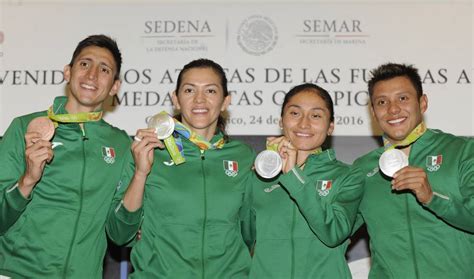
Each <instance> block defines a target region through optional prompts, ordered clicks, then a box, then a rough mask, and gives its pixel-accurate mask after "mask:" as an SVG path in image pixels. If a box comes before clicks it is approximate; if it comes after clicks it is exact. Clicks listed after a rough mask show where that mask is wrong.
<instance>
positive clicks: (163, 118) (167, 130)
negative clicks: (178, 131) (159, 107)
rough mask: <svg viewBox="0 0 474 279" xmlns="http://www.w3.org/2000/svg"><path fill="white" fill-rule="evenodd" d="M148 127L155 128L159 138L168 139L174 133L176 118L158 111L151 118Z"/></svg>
mask: <svg viewBox="0 0 474 279" xmlns="http://www.w3.org/2000/svg"><path fill="white" fill-rule="evenodd" d="M148 128H155V131H156V136H157V137H158V139H161V140H162V139H166V138H168V137H170V136H171V135H172V134H173V131H174V120H173V118H172V117H171V116H169V115H168V114H164V113H158V114H156V115H154V116H153V117H152V118H150V121H148Z"/></svg>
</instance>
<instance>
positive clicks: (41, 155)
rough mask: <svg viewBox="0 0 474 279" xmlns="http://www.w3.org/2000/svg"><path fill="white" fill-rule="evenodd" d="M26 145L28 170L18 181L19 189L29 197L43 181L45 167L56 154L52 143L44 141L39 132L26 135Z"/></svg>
mask: <svg viewBox="0 0 474 279" xmlns="http://www.w3.org/2000/svg"><path fill="white" fill-rule="evenodd" d="M25 145H26V149H25V161H26V169H25V173H24V174H23V176H22V177H21V178H20V180H19V181H18V187H19V189H20V191H21V193H22V194H23V196H24V197H28V196H29V195H30V193H31V191H32V190H33V188H34V186H35V185H36V184H37V183H38V181H39V180H40V179H41V177H42V175H43V171H44V167H45V165H46V164H47V163H49V162H51V160H52V159H53V156H54V153H53V148H52V144H51V142H49V141H45V140H42V139H41V134H40V133H37V132H28V133H26V134H25Z"/></svg>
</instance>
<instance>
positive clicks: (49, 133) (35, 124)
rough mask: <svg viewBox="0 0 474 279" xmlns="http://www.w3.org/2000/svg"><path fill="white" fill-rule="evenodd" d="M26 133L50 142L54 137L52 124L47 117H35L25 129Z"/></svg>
mask: <svg viewBox="0 0 474 279" xmlns="http://www.w3.org/2000/svg"><path fill="white" fill-rule="evenodd" d="M26 132H27V133H32V132H33V133H38V134H40V135H41V139H42V140H45V141H50V140H51V139H52V138H53V136H54V123H53V121H51V119H49V117H47V116H41V117H36V118H35V119H33V120H31V122H30V123H29V124H28V127H27V128H26Z"/></svg>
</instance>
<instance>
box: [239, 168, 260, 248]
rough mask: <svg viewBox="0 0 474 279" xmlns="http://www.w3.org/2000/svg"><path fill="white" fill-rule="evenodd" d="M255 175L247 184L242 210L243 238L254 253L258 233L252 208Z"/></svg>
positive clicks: (250, 175) (250, 177)
mask: <svg viewBox="0 0 474 279" xmlns="http://www.w3.org/2000/svg"><path fill="white" fill-rule="evenodd" d="M253 178H254V175H253V174H249V175H248V177H247V179H246V182H245V189H246V190H245V195H244V201H243V204H242V208H241V210H240V220H241V230H242V237H243V239H244V241H245V244H246V245H247V247H248V248H249V251H252V249H253V246H254V244H255V238H256V231H255V212H254V210H253V208H252V200H253V194H252V189H253V181H254V179H253Z"/></svg>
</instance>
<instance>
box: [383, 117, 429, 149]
mask: <svg viewBox="0 0 474 279" xmlns="http://www.w3.org/2000/svg"><path fill="white" fill-rule="evenodd" d="M425 132H426V125H425V122H423V121H422V122H421V123H420V124H418V126H416V127H415V129H413V131H411V132H410V134H408V136H407V137H406V138H405V139H403V140H402V141H401V142H399V143H397V144H392V143H391V142H390V141H389V140H388V139H387V137H386V135H385V134H384V135H383V136H382V137H383V144H384V148H385V150H390V149H394V148H397V147H400V146H409V145H410V144H412V143H414V142H415V141H416V140H417V139H419V138H420V137H421V136H422V135H423V134H424V133H425Z"/></svg>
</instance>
